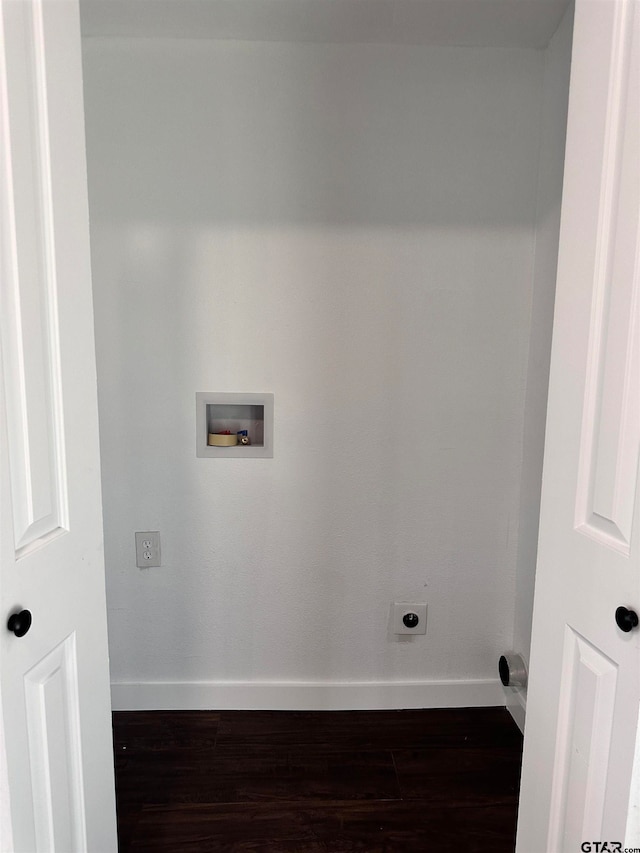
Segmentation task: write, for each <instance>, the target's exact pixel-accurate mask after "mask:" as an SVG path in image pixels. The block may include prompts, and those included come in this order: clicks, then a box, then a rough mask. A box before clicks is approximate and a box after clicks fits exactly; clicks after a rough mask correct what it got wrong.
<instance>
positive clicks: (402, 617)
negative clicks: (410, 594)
mask: <svg viewBox="0 0 640 853" xmlns="http://www.w3.org/2000/svg"><path fill="white" fill-rule="evenodd" d="M392 625H393V633H394V634H426V633H427V605H426V604H425V603H424V602H423V603H420V604H416V603H415V602H411V601H395V602H394V603H393V612H392Z"/></svg>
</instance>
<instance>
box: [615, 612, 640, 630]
mask: <svg viewBox="0 0 640 853" xmlns="http://www.w3.org/2000/svg"><path fill="white" fill-rule="evenodd" d="M616 625H617V626H618V628H620V630H621V631H624V632H625V634H628V633H629V631H633V629H634V628H637V627H638V614H637V613H636V611H635V610H629V609H628V608H626V607H618V609H617V610H616Z"/></svg>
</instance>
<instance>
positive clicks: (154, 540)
mask: <svg viewBox="0 0 640 853" xmlns="http://www.w3.org/2000/svg"><path fill="white" fill-rule="evenodd" d="M159 565H161V563H160V533H159V532H158V531H157V530H146V531H143V532H141V533H136V566H138V568H140V569H150V568H152V567H153V566H159Z"/></svg>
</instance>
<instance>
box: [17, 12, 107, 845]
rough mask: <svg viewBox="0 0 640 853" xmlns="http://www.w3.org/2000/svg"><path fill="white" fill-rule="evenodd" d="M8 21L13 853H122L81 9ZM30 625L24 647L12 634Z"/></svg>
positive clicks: (22, 14) (26, 14)
mask: <svg viewBox="0 0 640 853" xmlns="http://www.w3.org/2000/svg"><path fill="white" fill-rule="evenodd" d="M0 11H1V18H0V38H1V43H0V63H1V64H2V67H1V68H0V87H1V88H0V132H1V139H0V156H1V161H0V167H1V169H2V181H1V184H0V187H1V190H0V192H1V195H0V214H1V231H0V235H1V241H2V242H1V244H0V248H1V259H2V281H1V287H0V343H1V355H2V371H1V387H0V391H1V393H0V406H1V411H0V439H1V441H0V465H1V470H0V501H1V504H0V508H1V511H2V512H1V527H0V560H1V564H0V605H1V610H0V618H1V620H2V623H3V624H2V626H1V628H0V702H1V706H0V710H1V720H2V726H3V735H4V750H5V752H6V762H2V767H1V768H0V787H1V790H2V796H1V797H0V806H1V807H2V809H3V810H2V811H1V812H0V818H1V819H2V821H3V826H2V831H1V832H0V839H2V844H3V845H4V848H5V849H6V850H14V851H16V853H20V851H25V853H26V852H27V851H28V853H33V851H38V853H40V851H48V852H49V851H64V853H69V851H91V853H102V851H104V853H112V851H115V850H116V849H117V843H116V836H115V802H114V784H113V759H112V751H111V725H110V697H109V675H108V655H107V634H106V609H105V597H104V564H103V553H102V517H101V515H102V514H101V496H100V469H99V456H98V441H97V436H98V427H97V400H96V374H95V355H94V342H93V314H92V300H91V278H90V263H89V231H88V205H87V186H86V166H85V153H84V124H83V103H82V76H81V55H80V29H79V17H78V8H77V3H76V2H74V0H1V2H0ZM24 609H28V610H29V611H30V613H31V614H32V618H33V621H32V625H31V627H30V629H29V631H28V632H27V633H26V634H24V636H22V637H18V636H16V635H15V634H14V633H12V632H10V631H9V630H6V627H5V626H6V625H7V619H8V617H9V616H10V615H11V614H14V613H16V612H18V611H22V610H24Z"/></svg>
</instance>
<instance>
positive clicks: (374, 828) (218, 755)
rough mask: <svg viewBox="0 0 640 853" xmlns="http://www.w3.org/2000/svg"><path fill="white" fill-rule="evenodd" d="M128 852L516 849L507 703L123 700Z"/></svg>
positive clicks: (119, 787) (121, 779)
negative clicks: (213, 706)
mask: <svg viewBox="0 0 640 853" xmlns="http://www.w3.org/2000/svg"><path fill="white" fill-rule="evenodd" d="M113 722H114V748H115V759H116V794H117V802H118V830H119V837H120V851H121V853H142V851H148V853H163V851H172V853H173V851H176V853H178V852H179V851H194V852H195V851H200V853H207V852H208V851H269V853H284V851H287V853H289V851H291V853H307V851H308V853H320V851H323V853H351V851H364V853H396V851H397V853H404V851H407V853H413V851H416V853H417V851H420V853H425V851H438V853H440V851H458V853H460V852H461V851H469V853H511V851H513V849H514V843H515V826H516V811H517V799H518V787H519V780H520V762H521V753H522V738H521V735H520V732H519V731H518V728H517V727H516V725H515V723H514V722H513V720H512V719H511V717H510V716H509V714H508V713H507V711H506V710H505V709H504V708H465V709H451V710H446V709H445V710H443V709H430V710H424V711H313V712H288V711H223V712H220V713H216V712H209V711H149V712H139V711H120V712H116V713H114V715H113Z"/></svg>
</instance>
